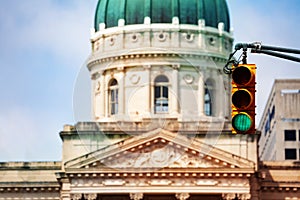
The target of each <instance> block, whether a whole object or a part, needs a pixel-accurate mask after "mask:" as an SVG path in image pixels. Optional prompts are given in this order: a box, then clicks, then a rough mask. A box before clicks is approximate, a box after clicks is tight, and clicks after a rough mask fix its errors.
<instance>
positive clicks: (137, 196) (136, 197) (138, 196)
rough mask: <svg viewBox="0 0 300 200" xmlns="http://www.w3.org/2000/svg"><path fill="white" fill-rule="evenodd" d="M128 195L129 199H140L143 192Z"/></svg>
mask: <svg viewBox="0 0 300 200" xmlns="http://www.w3.org/2000/svg"><path fill="white" fill-rule="evenodd" d="M129 197H130V199H131V200H141V199H143V197H144V195H143V193H130V194H129Z"/></svg>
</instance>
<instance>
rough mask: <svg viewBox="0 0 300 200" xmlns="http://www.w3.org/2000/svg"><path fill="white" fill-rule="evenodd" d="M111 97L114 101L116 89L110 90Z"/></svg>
mask: <svg viewBox="0 0 300 200" xmlns="http://www.w3.org/2000/svg"><path fill="white" fill-rule="evenodd" d="M110 98H111V101H112V102H114V100H115V91H114V90H111V91H110Z"/></svg>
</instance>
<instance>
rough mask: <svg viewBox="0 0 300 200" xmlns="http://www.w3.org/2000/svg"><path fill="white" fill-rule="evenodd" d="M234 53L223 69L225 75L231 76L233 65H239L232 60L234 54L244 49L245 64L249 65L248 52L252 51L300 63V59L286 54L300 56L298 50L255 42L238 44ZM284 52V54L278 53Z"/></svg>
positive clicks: (243, 60)
mask: <svg viewBox="0 0 300 200" xmlns="http://www.w3.org/2000/svg"><path fill="white" fill-rule="evenodd" d="M234 49H235V50H234V52H233V53H231V54H230V55H229V58H228V60H227V63H226V65H225V66H224V68H223V71H224V73H225V74H231V73H232V68H231V67H230V66H231V65H234V66H237V65H238V64H239V61H237V60H235V59H232V58H233V56H234V54H235V53H236V52H237V51H239V50H241V49H243V58H242V62H243V64H247V50H248V49H251V53H259V54H266V55H269V56H274V57H278V58H282V59H286V60H290V61H294V62H300V58H299V57H295V56H291V55H287V54H284V53H291V54H300V50H298V49H290V48H284V47H276V46H267V45H262V44H261V42H254V43H237V44H236V45H235V48H234ZM278 52H283V53H278Z"/></svg>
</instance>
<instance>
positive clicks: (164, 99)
mask: <svg viewBox="0 0 300 200" xmlns="http://www.w3.org/2000/svg"><path fill="white" fill-rule="evenodd" d="M168 87H169V79H168V78H167V77H166V76H164V75H159V76H157V77H156V78H155V80H154V112H155V113H166V112H168V111H169V88H168Z"/></svg>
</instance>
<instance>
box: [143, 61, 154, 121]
mask: <svg viewBox="0 0 300 200" xmlns="http://www.w3.org/2000/svg"><path fill="white" fill-rule="evenodd" d="M143 67H144V69H145V71H146V75H145V76H146V80H145V84H146V85H145V87H146V91H147V94H146V98H145V101H146V105H147V107H146V109H145V111H146V113H145V114H146V115H147V117H151V102H152V101H151V99H152V98H151V71H150V70H151V65H144V66H143Z"/></svg>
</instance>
